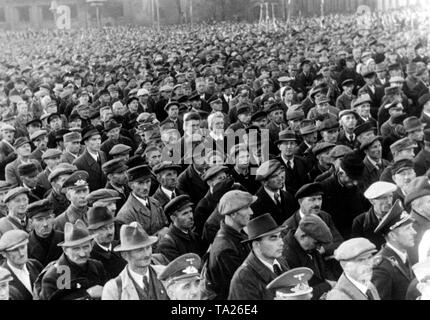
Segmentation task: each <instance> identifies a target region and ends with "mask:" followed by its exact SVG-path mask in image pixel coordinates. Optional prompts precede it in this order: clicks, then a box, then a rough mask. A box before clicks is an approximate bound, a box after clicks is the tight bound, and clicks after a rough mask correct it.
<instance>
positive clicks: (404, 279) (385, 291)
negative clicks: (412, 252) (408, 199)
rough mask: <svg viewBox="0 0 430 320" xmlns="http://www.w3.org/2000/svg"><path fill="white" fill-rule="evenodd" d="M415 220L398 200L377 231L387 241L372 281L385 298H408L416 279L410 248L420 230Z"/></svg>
mask: <svg viewBox="0 0 430 320" xmlns="http://www.w3.org/2000/svg"><path fill="white" fill-rule="evenodd" d="M413 222H414V219H413V218H411V216H410V215H409V214H408V213H407V212H406V211H404V209H403V206H402V204H401V202H400V200H397V201H396V203H394V205H393V207H392V208H391V210H390V212H388V213H387V215H386V216H385V217H384V218H383V219H382V221H381V222H380V223H379V225H378V227H377V228H376V229H375V232H376V233H380V234H382V235H383V236H384V238H385V240H386V242H387V244H386V245H385V246H384V247H383V248H382V249H381V250H380V251H379V253H378V257H380V262H379V264H377V265H376V266H374V267H373V275H372V283H373V284H374V285H375V287H376V288H377V289H378V293H379V296H380V297H381V300H404V299H405V298H406V292H407V290H408V286H409V284H410V283H411V281H412V278H413V277H412V270H411V266H410V263H409V258H408V253H407V250H408V249H409V248H412V247H413V246H414V244H415V236H416V234H417V232H416V231H415V229H414V228H413Z"/></svg>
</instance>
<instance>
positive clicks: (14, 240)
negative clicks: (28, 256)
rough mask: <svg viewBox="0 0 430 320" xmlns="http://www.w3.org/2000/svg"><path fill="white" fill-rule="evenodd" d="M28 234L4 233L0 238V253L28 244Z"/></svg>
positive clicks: (23, 232)
mask: <svg viewBox="0 0 430 320" xmlns="http://www.w3.org/2000/svg"><path fill="white" fill-rule="evenodd" d="M28 238H29V234H28V233H27V232H25V231H23V230H9V231H6V232H5V233H4V234H3V235H2V237H1V238H0V252H5V251H12V250H14V249H16V248H18V247H20V246H22V245H24V244H27V243H28Z"/></svg>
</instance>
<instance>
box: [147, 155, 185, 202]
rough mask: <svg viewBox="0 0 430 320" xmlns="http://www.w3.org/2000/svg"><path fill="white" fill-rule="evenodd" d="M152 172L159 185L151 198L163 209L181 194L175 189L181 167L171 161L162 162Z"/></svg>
mask: <svg viewBox="0 0 430 320" xmlns="http://www.w3.org/2000/svg"><path fill="white" fill-rule="evenodd" d="M152 171H153V172H154V174H155V175H156V176H157V180H158V183H159V184H160V186H159V187H158V189H157V191H155V193H154V195H153V197H154V199H155V200H157V201H158V202H159V203H160V205H161V206H162V207H163V208H164V207H165V205H166V204H167V203H168V202H169V201H170V200H172V199H174V198H175V197H176V196H178V195H180V194H181V191H179V190H178V189H177V188H176V186H177V185H178V175H179V173H180V171H181V166H179V165H176V164H174V163H173V162H171V161H163V162H161V163H159V164H157V165H156V166H155V167H154V169H153V170H152Z"/></svg>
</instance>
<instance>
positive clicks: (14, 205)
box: [0, 187, 29, 236]
mask: <svg viewBox="0 0 430 320" xmlns="http://www.w3.org/2000/svg"><path fill="white" fill-rule="evenodd" d="M28 193H29V191H28V189H27V188H24V187H17V188H13V189H10V190H9V191H8V193H7V194H6V196H5V197H4V203H5V204H6V206H7V208H8V214H7V216H6V217H3V218H1V219H0V236H1V235H2V234H4V233H5V232H7V231H9V230H24V231H27V228H28V220H27V217H26V210H27V206H28V203H29V200H28Z"/></svg>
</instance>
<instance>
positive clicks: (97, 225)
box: [87, 198, 120, 230]
mask: <svg viewBox="0 0 430 320" xmlns="http://www.w3.org/2000/svg"><path fill="white" fill-rule="evenodd" d="M118 199H120V198H118ZM115 221H116V218H115V217H114V218H112V219H109V220H107V221H102V222H98V223H94V224H90V225H88V227H87V229H88V230H97V229H99V228H101V227H104V226H107V225H109V224H112V223H114V222H115Z"/></svg>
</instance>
